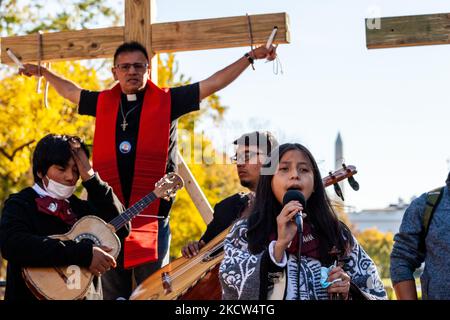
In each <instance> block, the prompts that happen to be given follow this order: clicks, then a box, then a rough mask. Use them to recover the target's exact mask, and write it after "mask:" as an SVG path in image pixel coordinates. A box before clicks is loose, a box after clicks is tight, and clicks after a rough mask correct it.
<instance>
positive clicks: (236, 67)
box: [200, 46, 276, 101]
mask: <svg viewBox="0 0 450 320" xmlns="http://www.w3.org/2000/svg"><path fill="white" fill-rule="evenodd" d="M275 51H276V48H275V47H273V46H270V47H269V49H267V48H266V47H265V46H261V47H258V48H256V49H255V50H253V51H251V52H249V56H250V58H251V59H253V60H257V59H264V58H267V60H269V61H271V60H273V59H275V57H276V52H275ZM249 65H250V60H249V58H247V57H245V56H243V57H242V58H240V59H238V60H237V61H235V62H234V63H232V64H230V65H229V66H228V67H226V68H224V69H222V70H220V71H218V72H216V73H214V74H213V75H212V76H211V77H209V78H207V79H205V80H203V81H200V101H201V100H203V99H204V98H206V97H208V96H210V95H211V94H213V93H215V92H217V91H219V90H221V89H223V88H225V87H226V86H227V85H229V84H230V83H231V82H233V81H234V80H235V79H236V78H237V77H238V76H239V75H240V74H241V73H242V72H243V71H244V70H245V69H247V67H248V66H249Z"/></svg>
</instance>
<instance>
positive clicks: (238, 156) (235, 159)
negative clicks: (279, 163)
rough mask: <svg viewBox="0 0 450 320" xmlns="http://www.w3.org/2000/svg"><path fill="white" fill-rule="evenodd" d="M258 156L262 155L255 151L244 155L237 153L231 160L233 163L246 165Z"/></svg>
mask: <svg viewBox="0 0 450 320" xmlns="http://www.w3.org/2000/svg"><path fill="white" fill-rule="evenodd" d="M257 155H260V153H259V152H255V151H246V152H244V153H239V154H237V153H236V154H235V155H234V156H232V157H230V160H231V162H232V163H237V164H244V163H247V162H248V161H249V160H250V159H251V158H253V157H254V156H257ZM255 164H256V163H255Z"/></svg>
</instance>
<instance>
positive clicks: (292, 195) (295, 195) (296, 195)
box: [283, 189, 306, 300]
mask: <svg viewBox="0 0 450 320" xmlns="http://www.w3.org/2000/svg"><path fill="white" fill-rule="evenodd" d="M293 200H294V201H298V202H300V203H301V204H302V206H303V208H306V199H305V196H304V195H303V193H301V192H300V191H298V190H296V189H290V190H288V191H287V192H286V193H285V194H284V196H283V207H284V206H285V205H286V204H287V203H288V202H289V201H293ZM295 223H296V224H297V235H298V250H297V281H298V282H297V300H300V264H301V252H302V243H303V217H302V212H301V211H300V212H299V213H297V214H296V216H295Z"/></svg>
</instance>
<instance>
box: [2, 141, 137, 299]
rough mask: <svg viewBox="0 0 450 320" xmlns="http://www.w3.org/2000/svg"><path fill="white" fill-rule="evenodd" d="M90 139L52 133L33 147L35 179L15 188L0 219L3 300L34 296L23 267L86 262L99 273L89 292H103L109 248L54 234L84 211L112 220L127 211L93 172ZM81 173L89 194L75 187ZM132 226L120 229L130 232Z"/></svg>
mask: <svg viewBox="0 0 450 320" xmlns="http://www.w3.org/2000/svg"><path fill="white" fill-rule="evenodd" d="M88 157H89V152H88V150H87V148H86V145H85V144H84V143H83V142H82V141H81V140H80V139H79V138H78V137H72V136H66V135H55V134H48V135H47V136H45V137H44V138H42V139H41V140H40V141H39V142H38V144H37V145H36V149H35V151H34V153H33V176H34V182H35V183H34V185H33V186H32V187H27V188H25V189H23V190H21V191H20V192H18V193H15V194H11V195H10V196H9V198H8V199H7V200H6V201H5V205H4V208H3V212H2V216H1V220H0V249H1V253H2V255H3V257H4V258H5V259H6V260H8V267H7V278H6V292H5V300H34V299H36V297H35V296H34V294H33V293H32V291H31V290H30V289H29V288H28V287H27V285H26V283H25V281H24V279H23V278H22V275H21V271H22V268H24V267H57V266H69V265H78V266H81V267H86V268H88V269H89V271H90V272H92V273H93V274H94V275H95V276H96V277H95V279H94V282H93V285H92V286H91V288H90V290H88V293H87V296H86V298H88V296H89V298H96V299H99V298H101V297H102V293H101V285H100V280H99V279H100V278H99V277H100V276H101V275H102V274H103V273H104V272H106V271H107V270H109V269H110V268H114V267H116V261H115V259H114V257H113V256H111V255H110V254H108V251H110V250H111V248H108V247H104V246H103V247H96V246H93V245H92V243H90V242H78V243H77V242H75V241H72V240H65V241H62V240H58V239H52V238H50V237H49V236H51V235H55V234H64V233H66V232H68V231H69V230H70V229H71V228H72V226H73V224H74V223H75V222H76V221H77V220H79V219H80V218H81V217H83V216H85V215H97V216H98V217H100V218H101V219H103V220H105V221H110V220H111V219H113V218H114V217H116V216H118V215H119V214H120V213H121V212H123V211H124V207H123V205H122V204H121V202H120V201H119V200H118V198H117V197H116V195H115V194H114V192H113V190H112V188H111V187H110V186H109V185H108V184H107V183H105V182H103V181H102V180H101V179H100V177H99V175H98V173H95V172H94V171H93V169H92V167H91V165H90V163H89V160H88ZM80 177H81V180H82V185H83V186H84V187H85V188H86V190H87V193H88V198H89V200H88V201H86V200H81V199H79V198H78V197H76V196H75V195H74V194H73V193H74V191H75V189H76V183H77V181H78V179H79V178H80ZM129 228H130V226H129V225H127V226H126V227H125V228H122V229H120V230H119V231H118V232H117V235H118V236H119V237H122V238H123V237H126V236H127V235H128V233H129Z"/></svg>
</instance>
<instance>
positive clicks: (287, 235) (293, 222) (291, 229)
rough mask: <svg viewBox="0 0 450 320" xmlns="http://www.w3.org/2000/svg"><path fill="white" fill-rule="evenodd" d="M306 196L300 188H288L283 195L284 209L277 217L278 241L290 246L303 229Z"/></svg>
mask: <svg viewBox="0 0 450 320" xmlns="http://www.w3.org/2000/svg"><path fill="white" fill-rule="evenodd" d="M305 206H306V199H305V196H304V195H303V194H302V193H301V192H300V191H298V190H288V191H287V192H286V194H285V195H284V197H283V209H282V210H281V212H280V214H279V215H278V217H277V225H278V241H280V243H281V244H283V245H285V248H287V247H288V245H289V243H290V242H291V241H292V239H293V238H294V237H295V234H296V233H297V232H298V231H299V230H300V231H301V230H302V229H303V220H302V212H303V209H304V207H305Z"/></svg>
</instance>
